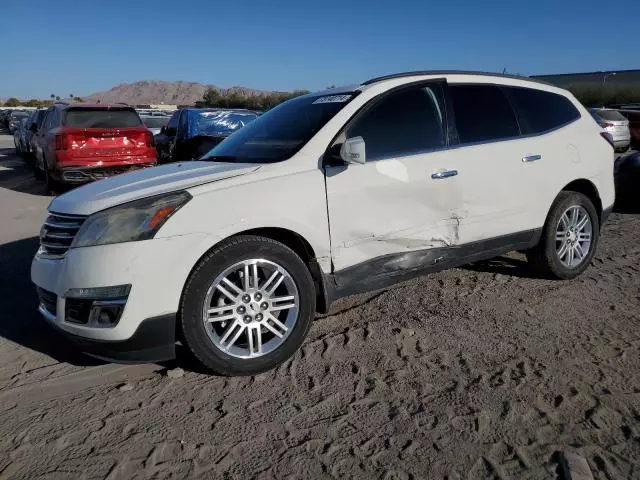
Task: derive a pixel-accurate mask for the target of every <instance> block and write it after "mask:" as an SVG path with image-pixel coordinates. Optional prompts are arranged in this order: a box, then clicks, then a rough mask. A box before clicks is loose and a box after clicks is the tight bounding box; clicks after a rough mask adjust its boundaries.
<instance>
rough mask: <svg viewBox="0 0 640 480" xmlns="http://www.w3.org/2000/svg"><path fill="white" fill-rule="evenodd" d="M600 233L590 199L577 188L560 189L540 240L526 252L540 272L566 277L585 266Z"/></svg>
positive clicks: (573, 275) (573, 274)
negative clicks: (561, 190)
mask: <svg viewBox="0 0 640 480" xmlns="http://www.w3.org/2000/svg"><path fill="white" fill-rule="evenodd" d="M599 234H600V223H599V217H598V214H597V212H596V209H595V207H594V206H593V203H592V202H591V200H589V198H588V197H587V196H586V195H583V194H582V193H578V192H569V191H566V192H560V194H559V195H558V197H557V198H556V200H555V202H554V203H553V205H552V207H551V210H550V212H549V215H548V217H547V221H546V223H545V225H544V229H543V232H542V237H541V239H540V243H539V244H538V245H537V246H536V247H534V248H533V249H531V250H529V251H528V252H527V259H528V260H529V263H530V265H531V266H532V267H533V268H534V269H535V270H536V271H537V272H538V273H539V274H541V275H542V276H544V277H550V278H558V279H563V280H568V279H571V278H575V277H577V276H578V275H580V274H581V273H582V272H584V271H585V270H586V268H587V267H588V266H589V263H590V262H591V259H592V258H593V255H594V253H595V249H596V246H597V244H598V239H599Z"/></svg>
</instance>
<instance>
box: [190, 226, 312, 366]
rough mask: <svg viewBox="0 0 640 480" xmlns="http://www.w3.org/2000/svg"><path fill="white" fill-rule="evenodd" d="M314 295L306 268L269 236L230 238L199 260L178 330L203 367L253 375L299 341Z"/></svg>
mask: <svg viewBox="0 0 640 480" xmlns="http://www.w3.org/2000/svg"><path fill="white" fill-rule="evenodd" d="M315 299H316V295H315V288H314V284H313V280H312V278H311V274H310V273H309V270H308V268H307V266H306V265H305V264H304V262H303V261H302V259H301V258H300V257H299V256H298V255H296V254H295V252H293V251H292V250H291V249H289V248H288V247H286V246H285V245H283V244H281V243H279V242H276V241H274V240H271V239H267V238H263V237H256V236H239V237H235V238H232V239H229V240H227V241H226V242H224V243H223V244H221V245H220V246H218V247H216V248H215V249H214V250H213V251H212V252H210V253H209V254H208V255H207V256H206V257H205V258H204V259H202V260H201V261H200V263H199V264H198V266H197V267H196V268H195V270H194V272H193V273H192V275H191V277H190V278H189V280H188V281H187V285H186V286H185V290H184V294H183V300H182V308H181V321H182V334H183V336H184V339H185V342H186V344H187V347H188V348H189V349H190V351H191V352H192V353H193V354H194V355H195V357H196V358H197V359H198V360H199V361H200V362H201V363H202V364H203V365H205V366H206V367H207V368H209V369H211V370H213V371H215V372H217V373H219V374H223V375H254V374H257V373H261V372H264V371H266V370H270V369H272V368H274V367H276V366H278V365H279V364H281V363H282V362H284V361H285V360H286V359H288V358H289V357H290V356H291V355H293V353H294V352H295V351H296V350H297V349H298V348H299V347H300V345H301V344H302V342H303V341H304V338H305V337H306V335H307V332H308V331H309V328H310V326H311V322H312V321H313V317H314V312H315Z"/></svg>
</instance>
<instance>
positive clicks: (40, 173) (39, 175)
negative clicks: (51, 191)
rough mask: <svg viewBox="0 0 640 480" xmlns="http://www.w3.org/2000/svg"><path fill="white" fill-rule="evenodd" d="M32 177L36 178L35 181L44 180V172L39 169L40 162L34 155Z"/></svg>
mask: <svg viewBox="0 0 640 480" xmlns="http://www.w3.org/2000/svg"><path fill="white" fill-rule="evenodd" d="M33 176H34V177H36V180H44V179H45V177H44V170H42V168H40V160H39V159H38V156H37V155H34V162H33Z"/></svg>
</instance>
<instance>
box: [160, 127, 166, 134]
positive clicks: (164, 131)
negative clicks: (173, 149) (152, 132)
mask: <svg viewBox="0 0 640 480" xmlns="http://www.w3.org/2000/svg"><path fill="white" fill-rule="evenodd" d="M166 131H167V127H165V126H162V127H160V133H161V134H162V135H164V134H165V133H166Z"/></svg>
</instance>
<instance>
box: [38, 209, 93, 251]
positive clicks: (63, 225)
mask: <svg viewBox="0 0 640 480" xmlns="http://www.w3.org/2000/svg"><path fill="white" fill-rule="evenodd" d="M86 218H87V217H85V216H82V215H67V214H61V213H54V212H49V216H48V217H47V219H46V220H45V222H44V225H43V226H42V229H41V230H40V254H42V255H44V256H47V257H51V258H61V257H63V256H64V254H65V253H67V250H69V247H70V246H71V242H73V239H74V237H75V236H76V234H77V233H78V230H80V227H81V226H82V224H83V223H84V221H85V220H86Z"/></svg>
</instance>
